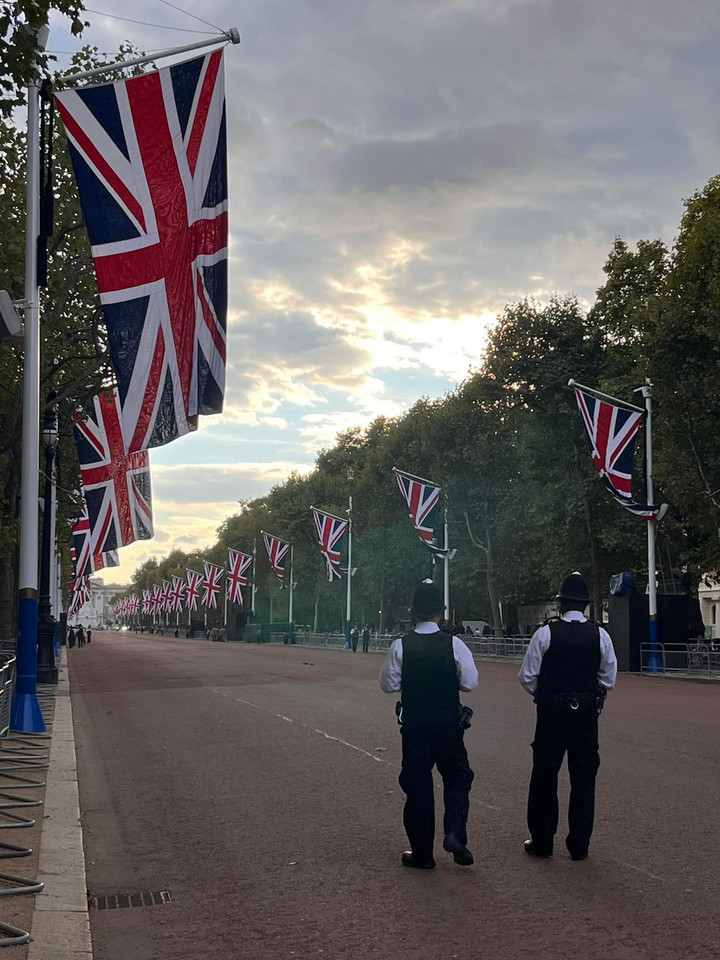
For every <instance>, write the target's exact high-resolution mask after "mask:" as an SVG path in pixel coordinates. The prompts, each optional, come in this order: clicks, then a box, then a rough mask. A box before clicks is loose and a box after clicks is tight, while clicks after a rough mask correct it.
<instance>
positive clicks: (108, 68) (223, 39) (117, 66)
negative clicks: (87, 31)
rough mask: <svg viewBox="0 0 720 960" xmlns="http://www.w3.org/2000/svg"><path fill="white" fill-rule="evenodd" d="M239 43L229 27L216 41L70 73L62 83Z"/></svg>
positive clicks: (186, 45) (234, 28)
mask: <svg viewBox="0 0 720 960" xmlns="http://www.w3.org/2000/svg"><path fill="white" fill-rule="evenodd" d="M219 43H220V44H223V45H225V44H226V43H240V31H239V30H238V28H237V27H230V29H229V30H223V31H222V33H221V34H218V37H217V39H216V40H196V41H195V43H186V44H184V45H183V46H181V47H170V48H169V49H167V50H161V51H160V53H154V54H152V55H151V56H145V57H137V58H136V59H135V60H122V61H120V62H118V63H106V64H104V65H103V66H102V67H95V68H94V69H93V70H83V72H82V73H72V74H70V76H69V77H63V83H77V82H78V81H79V80H87V79H88V78H89V77H95V76H97V75H98V74H99V73H113V72H114V71H115V70H124V69H125V68H126V67H139V66H141V65H142V64H143V63H154V62H155V60H163V59H164V58H165V57H172V56H174V55H175V54H176V53H188V52H189V51H190V50H202V49H203V47H214V46H217V44H219Z"/></svg>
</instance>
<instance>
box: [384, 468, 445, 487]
mask: <svg viewBox="0 0 720 960" xmlns="http://www.w3.org/2000/svg"><path fill="white" fill-rule="evenodd" d="M392 472H393V473H401V474H402V475H403V476H404V477H410V479H411V480H419V481H420V483H427V484H429V485H430V486H431V487H437V486H438V484H437V483H435V481H434V480H426V479H425V477H416V476H415V474H414V473H408V472H407V470H398V468H397V467H393V468H392Z"/></svg>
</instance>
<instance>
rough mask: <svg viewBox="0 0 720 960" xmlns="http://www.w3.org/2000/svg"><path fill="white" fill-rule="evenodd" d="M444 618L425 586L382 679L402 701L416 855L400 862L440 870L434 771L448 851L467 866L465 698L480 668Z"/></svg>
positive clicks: (408, 815) (408, 820)
mask: <svg viewBox="0 0 720 960" xmlns="http://www.w3.org/2000/svg"><path fill="white" fill-rule="evenodd" d="M442 612H443V600H442V597H441V595H440V591H439V590H438V588H437V587H436V586H435V584H434V583H432V582H431V581H425V582H424V583H421V584H420V585H419V586H418V588H417V589H416V591H415V595H414V597H413V606H412V615H413V618H414V620H415V629H414V630H413V631H412V632H411V633H408V634H406V635H405V636H404V637H400V638H398V639H397V640H394V641H393V643H392V646H391V647H390V649H389V650H388V653H387V657H386V658H385V662H384V664H383V666H382V669H381V671H380V686H381V688H382V689H383V690H384V691H385V693H398V692H399V693H400V695H401V697H402V700H401V701H400V704H399V705H398V719H399V721H400V729H401V733H402V770H401V771H400V786H401V787H402V789H403V791H404V793H405V795H406V800H405V809H404V812H403V823H404V824H405V830H406V831H407V835H408V839H409V841H410V847H411V849H410V850H409V851H407V853H404V854H403V855H402V863H403V865H404V866H406V867H418V868H420V869H422V870H431V869H432V868H433V867H434V866H435V859H434V857H433V845H434V839H435V798H434V789H433V775H432V769H433V767H434V766H435V765H437V768H438V772H439V773H440V776H441V777H442V779H443V787H444V801H445V817H444V822H443V826H444V833H445V838H444V841H443V847H444V849H445V850H446V851H447V852H448V853H451V854H452V855H453V859H454V860H455V863H458V864H460V865H461V866H470V865H471V864H472V863H473V856H472V854H471V853H470V851H469V850H468V848H467V818H468V810H469V795H470V786H471V784H472V781H473V772H472V770H471V769H470V764H469V763H468V757H467V751H466V750H465V744H464V742H463V734H464V730H465V726H469V718H467V714H468V713H469V714H471V713H472V711H469V710H468V708H463V707H461V705H460V696H459V691H460V690H474V689H475V687H476V686H477V682H478V673H477V667H476V666H475V662H474V660H473V657H472V654H471V653H470V650H469V649H468V648H467V646H466V645H465V644H464V643H463V642H462V640H460V639H458V637H453V636H452V635H451V634H449V633H444V632H443V631H441V630H440V627H439V625H438V624H439V621H440V617H441V616H442Z"/></svg>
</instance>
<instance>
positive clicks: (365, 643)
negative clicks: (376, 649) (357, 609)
mask: <svg viewBox="0 0 720 960" xmlns="http://www.w3.org/2000/svg"><path fill="white" fill-rule="evenodd" d="M369 649H370V627H369V626H368V625H367V624H365V626H364V627H363V628H362V652H363V653H367V652H368V651H369Z"/></svg>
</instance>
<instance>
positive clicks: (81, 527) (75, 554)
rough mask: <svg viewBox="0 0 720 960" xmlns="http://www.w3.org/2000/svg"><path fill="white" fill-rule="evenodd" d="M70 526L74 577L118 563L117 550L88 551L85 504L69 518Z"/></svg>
mask: <svg viewBox="0 0 720 960" xmlns="http://www.w3.org/2000/svg"><path fill="white" fill-rule="evenodd" d="M70 525H71V527H72V546H71V547H70V559H71V561H72V563H73V570H74V574H75V579H76V580H77V579H78V577H86V576H89V575H90V574H91V573H94V572H95V571H96V570H102V569H103V568H104V567H117V566H118V564H119V562H120V561H119V560H118V555H117V550H109V551H108V552H107V553H96V554H92V553H91V552H90V518H89V517H88V512H87V504H85V503H83V505H82V509H81V510H80V513H78V515H77V516H76V517H73V518H72V520H70Z"/></svg>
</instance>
